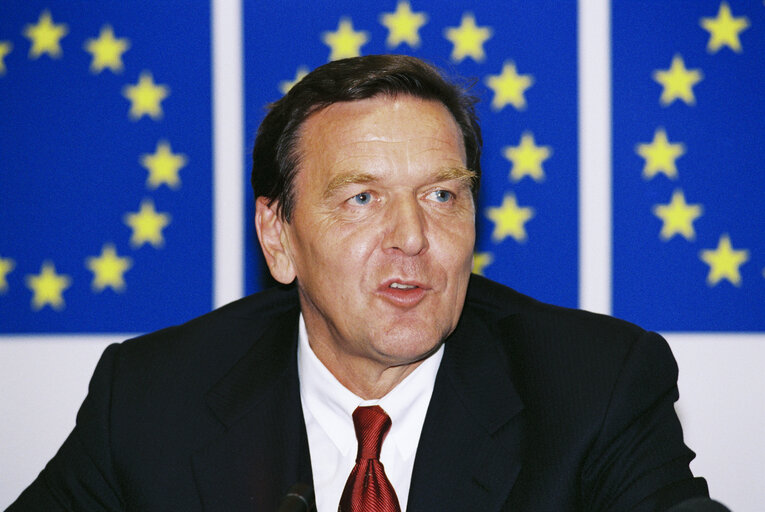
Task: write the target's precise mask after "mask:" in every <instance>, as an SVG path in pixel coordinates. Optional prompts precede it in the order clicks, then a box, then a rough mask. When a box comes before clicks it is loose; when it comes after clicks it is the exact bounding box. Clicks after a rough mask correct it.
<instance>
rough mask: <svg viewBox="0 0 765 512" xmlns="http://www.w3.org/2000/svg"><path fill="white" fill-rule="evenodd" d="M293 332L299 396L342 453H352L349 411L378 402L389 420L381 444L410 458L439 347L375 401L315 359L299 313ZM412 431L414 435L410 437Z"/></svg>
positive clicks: (437, 362)
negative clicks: (389, 422) (352, 390)
mask: <svg viewBox="0 0 765 512" xmlns="http://www.w3.org/2000/svg"><path fill="white" fill-rule="evenodd" d="M299 322H300V324H299V330H298V374H299V376H300V397H301V400H303V404H304V406H306V407H307V408H308V409H309V411H310V413H311V414H312V415H313V417H314V419H315V420H316V421H317V423H318V424H319V425H320V426H321V428H322V429H323V430H324V432H325V433H326V434H327V436H328V437H329V438H330V439H331V440H332V442H333V443H334V444H335V446H337V448H338V450H340V452H341V453H343V454H348V453H349V452H355V451H356V448H357V442H356V433H355V431H354V429H353V419H352V416H351V415H352V414H353V411H354V410H355V409H356V407H358V406H360V405H362V406H365V405H379V406H380V407H382V409H383V410H384V411H385V412H386V413H388V415H389V416H390V418H391V422H392V426H391V430H390V432H389V434H388V436H387V438H386V442H392V443H394V444H395V446H396V448H397V449H398V450H399V452H400V454H401V456H402V458H403V459H409V458H410V457H414V455H415V452H416V451H417V444H418V443H419V440H420V436H419V434H420V432H421V431H422V425H423V424H424V422H425V415H426V414H427V410H428V404H429V403H430V397H431V395H432V394H433V386H434V385H435V381H436V374H437V373H438V367H439V366H440V364H441V359H442V358H443V353H444V347H443V345H441V347H439V349H438V350H437V351H436V352H435V353H434V354H433V355H431V356H430V357H428V358H427V359H425V360H424V361H423V362H422V363H421V364H420V365H419V366H418V367H417V368H415V369H414V371H413V372H412V373H410V374H409V375H407V376H406V378H405V379H404V380H402V381H401V382H400V383H398V385H396V387H395V388H393V389H392V390H391V391H390V392H388V394H386V395H385V396H384V397H382V398H380V399H379V400H364V399H362V398H361V397H359V396H357V395H355V394H354V393H352V392H351V391H350V390H348V389H347V388H346V387H344V386H343V385H342V384H340V382H339V381H338V380H337V379H336V378H335V376H334V375H332V373H331V372H330V371H329V370H328V369H327V368H326V367H325V366H324V364H323V363H322V362H321V361H319V358H318V357H316V354H314V352H313V350H312V349H311V347H310V345H309V344H308V333H307V331H306V328H305V321H304V320H303V314H302V313H301V314H300V320H299ZM412 434H416V435H412Z"/></svg>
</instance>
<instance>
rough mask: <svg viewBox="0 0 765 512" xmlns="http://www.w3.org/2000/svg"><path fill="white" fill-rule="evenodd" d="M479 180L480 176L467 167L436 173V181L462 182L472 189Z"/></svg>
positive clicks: (447, 169) (451, 168) (449, 168)
mask: <svg viewBox="0 0 765 512" xmlns="http://www.w3.org/2000/svg"><path fill="white" fill-rule="evenodd" d="M477 179H478V174H477V173H476V172H475V171H473V170H471V169H468V168H467V167H447V168H446V169H442V170H440V171H438V172H437V173H436V179H435V181H451V180H456V181H461V182H463V183H466V184H467V185H468V186H469V187H470V188H471V189H472V188H473V187H474V186H475V182H476V180H477Z"/></svg>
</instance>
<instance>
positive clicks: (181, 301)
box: [0, 0, 765, 334]
mask: <svg viewBox="0 0 765 512" xmlns="http://www.w3.org/2000/svg"><path fill="white" fill-rule="evenodd" d="M13 4H14V5H13V8H6V9H4V13H3V16H2V17H1V18H0V98H2V100H1V101H0V116H2V117H1V118H0V119H2V123H3V127H4V130H3V132H2V134H0V157H2V158H1V159H0V198H1V200H2V203H1V204H2V206H0V333H42V334H45V333H110V332H142V331H148V330H153V329H156V328H160V327H163V326H166V325H171V324H175V323H178V322H181V321H184V320H187V319H189V318H192V317H194V316H196V315H199V314H201V313H204V312H205V311H208V310H209V309H211V308H212V307H213V306H214V304H213V292H214V290H215V287H216V283H214V282H213V274H214V269H215V265H216V262H214V261H213V240H214V232H213V226H214V219H213V216H214V212H213V208H212V198H213V192H214V191H213V175H214V173H213V168H212V162H213V150H212V142H211V141H212V135H213V134H212V117H211V115H212V108H213V106H212V93H211V83H212V75H211V73H212V72H211V50H210V41H211V38H212V34H211V23H210V14H211V13H210V6H209V5H208V4H206V3H194V4H193V5H191V6H190V5H189V4H187V3H185V2H180V1H177V0H173V1H168V2H155V3H139V4H134V3H124V2H105V3H100V4H98V6H97V7H94V4H92V3H89V2H81V1H78V2H51V3H42V2H37V1H31V2H13ZM242 6H243V10H242V28H243V62H241V66H242V76H243V77H244V105H245V119H244V123H245V125H244V134H245V135H244V138H245V140H244V141H243V144H244V147H245V153H246V154H245V155H242V158H243V160H244V170H245V176H242V178H241V183H240V189H239V190H240V193H241V194H242V195H243V196H244V197H246V198H247V199H246V201H245V207H244V212H241V214H242V217H243V219H244V222H243V223H242V227H241V229H242V230H243V231H242V233H243V237H244V239H245V241H246V244H245V255H244V262H245V263H244V264H245V269H244V270H245V272H244V276H245V277H244V278H245V283H244V286H243V288H244V289H245V290H246V291H247V292H248V293H249V292H254V291H257V290H260V289H262V288H263V287H264V286H267V285H268V283H269V280H268V277H267V270H266V269H265V266H264V264H263V261H262V257H261V256H260V250H259V247H258V244H257V241H256V239H255V236H254V231H253V229H252V221H251V219H252V217H253V212H254V207H253V199H252V197H251V194H250V192H249V176H248V175H249V169H250V162H249V153H250V151H249V149H248V148H250V147H251V145H252V142H253V139H254V134H255V131H256V129H257V126H258V124H259V123H260V121H261V120H262V119H263V116H264V115H265V111H264V105H266V104H267V103H269V102H271V101H274V100H276V99H278V98H279V97H281V95H283V94H284V93H285V92H286V91H287V90H288V89H289V87H290V86H291V84H292V83H294V82H295V81H296V80H298V79H299V78H300V77H301V76H303V75H304V74H305V73H307V72H308V71H310V70H311V69H314V68H316V67H317V66H319V65H321V64H324V63H326V62H328V61H330V60H335V59H338V58H343V57H350V56H355V55H369V54H375V53H403V54H409V55H414V56H417V57H421V58H424V59H426V60H428V61H430V62H432V63H434V64H435V65H437V66H439V67H441V68H442V69H444V70H446V72H447V74H449V75H451V76H458V77H464V78H465V80H466V82H465V83H466V84H467V85H469V86H470V90H471V92H472V93H473V94H475V95H477V96H478V97H479V98H480V99H481V102H480V103H479V105H478V113H479V116H480V120H481V125H482V127H483V133H484V153H483V160H482V167H483V179H482V185H481V194H480V200H479V205H478V209H477V212H476V213H477V222H478V242H477V246H476V252H475V257H474V271H476V272H478V273H481V274H483V275H485V276H487V277H489V278H492V279H495V280H497V281H500V282H502V283H505V284H507V285H509V286H511V287H513V288H515V289H517V290H519V291H521V292H523V293H526V294H528V295H531V296H533V297H536V298H539V299H541V300H544V301H546V302H552V303H556V304H561V305H564V306H571V307H577V306H580V304H579V296H580V292H581V288H582V287H585V286H587V283H582V282H580V280H579V267H580V264H581V263H582V262H580V261H579V253H580V247H579V240H580V234H581V233H582V230H583V229H584V227H583V226H582V225H581V224H582V221H581V218H580V215H579V211H580V205H579V204H578V201H579V199H578V197H579V195H578V192H579V190H578V189H579V187H580V183H582V181H581V179H580V169H579V168H578V166H579V152H580V150H579V143H580V139H579V137H580V134H579V133H578V129H579V128H578V127H579V124H580V120H581V119H582V118H586V117H587V116H589V115H591V113H589V112H580V111H579V91H578V89H577V87H578V83H579V79H580V78H581V77H579V76H578V72H579V68H578V64H579V63H578V62H577V59H578V53H577V44H578V38H579V36H580V34H578V33H577V16H578V9H580V10H581V12H582V13H583V15H584V16H587V10H586V7H582V6H578V5H577V3H576V2H574V1H563V2H534V3H529V2H526V3H522V2H500V1H486V2H476V3H473V4H472V5H467V4H465V3H464V2H456V1H435V0H410V1H407V0H386V1H384V2H375V3H370V2H352V1H350V0H338V1H335V2H331V3H322V2H305V1H296V0H293V1H290V0H285V1H283V2H255V1H252V2H250V1H245V2H243V4H242ZM611 8H612V18H611V38H612V40H611V42H610V44H611V56H612V66H611V69H612V83H611V90H612V108H611V110H612V141H613V142H612V169H611V171H612V172H611V175H612V184H613V190H612V193H613V196H612V204H613V206H612V222H611V225H612V233H610V240H611V244H612V245H611V249H612V260H611V262H610V266H608V265H607V268H604V269H603V272H604V274H605V275H608V276H610V278H611V283H610V284H611V286H610V289H611V297H610V304H611V309H612V310H611V311H610V312H611V313H613V314H614V315H616V316H619V317H622V318H625V319H628V320H631V321H634V322H636V323H639V324H641V325H644V326H645V327H648V328H651V329H655V330H661V331H702V332H703V331H731V332H732V331H756V332H762V331H765V315H764V314H763V313H764V312H765V308H764V307H763V306H765V273H764V272H765V270H764V269H765V260H764V259H763V258H764V256H763V247H764V246H765V230H763V228H762V227H763V226H765V201H763V197H764V195H763V193H764V192H765V173H763V172H762V170H761V169H760V167H761V162H763V161H765V145H763V144H762V143H761V139H762V138H763V135H765V94H763V93H762V92H761V91H760V87H759V84H761V83H763V78H765V77H763V74H764V73H765V71H764V70H765V67H763V66H762V64H761V59H759V57H760V56H761V55H765V35H763V34H765V32H763V30H761V29H762V27H763V26H764V25H765V13H764V12H763V10H762V6H758V5H754V4H729V3H727V2H722V1H718V0H714V1H704V2H694V3H693V4H690V3H688V2H682V1H680V0H673V1H672V2H650V3H649V2H637V3H636V2H628V3H616V4H614V5H612V7H611ZM585 57H586V56H585ZM218 235H219V236H220V234H218ZM607 312H608V311H607Z"/></svg>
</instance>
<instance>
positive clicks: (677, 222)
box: [653, 189, 704, 241]
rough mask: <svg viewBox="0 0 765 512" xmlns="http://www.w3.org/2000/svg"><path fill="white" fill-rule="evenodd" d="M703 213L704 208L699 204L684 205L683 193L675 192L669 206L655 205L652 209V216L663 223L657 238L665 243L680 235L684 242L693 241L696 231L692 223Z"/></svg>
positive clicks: (678, 190) (680, 191)
mask: <svg viewBox="0 0 765 512" xmlns="http://www.w3.org/2000/svg"><path fill="white" fill-rule="evenodd" d="M703 212H704V208H703V207H702V206H701V205H700V204H688V203H686V202H685V195H684V194H683V191H682V190H680V189H677V190H675V191H674V192H673V193H672V200H671V201H670V203H669V204H657V205H654V207H653V214H654V215H656V216H657V217H659V218H660V219H661V220H662V221H663V222H664V224H663V225H662V227H661V233H659V238H661V239H662V240H664V241H667V240H669V239H670V238H672V237H673V236H675V235H677V234H680V235H683V236H684V237H685V239H686V240H694V239H695V238H696V231H695V230H694V229H693V221H695V220H696V219H698V218H699V217H701V214H702V213H703Z"/></svg>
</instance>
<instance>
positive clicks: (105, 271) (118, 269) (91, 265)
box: [85, 244, 133, 292]
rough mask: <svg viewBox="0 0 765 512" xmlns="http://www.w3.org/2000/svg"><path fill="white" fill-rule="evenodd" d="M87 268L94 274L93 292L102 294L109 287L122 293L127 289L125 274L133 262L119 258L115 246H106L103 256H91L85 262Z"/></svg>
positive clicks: (103, 248)
mask: <svg viewBox="0 0 765 512" xmlns="http://www.w3.org/2000/svg"><path fill="white" fill-rule="evenodd" d="M85 266H86V267H87V268H88V270H90V271H91V272H93V281H92V282H91V287H92V288H93V291H96V292H102V291H104V289H105V288H106V287H107V286H109V287H111V289H112V290H114V291H115V292H121V291H122V290H124V289H125V279H124V277H123V274H124V273H125V272H127V271H128V269H130V267H132V266H133V260H131V259H130V258H128V257H124V258H121V257H120V256H117V251H116V250H115V249H114V245H113V244H104V246H103V247H102V248H101V256H90V257H89V258H88V259H86V260H85Z"/></svg>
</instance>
